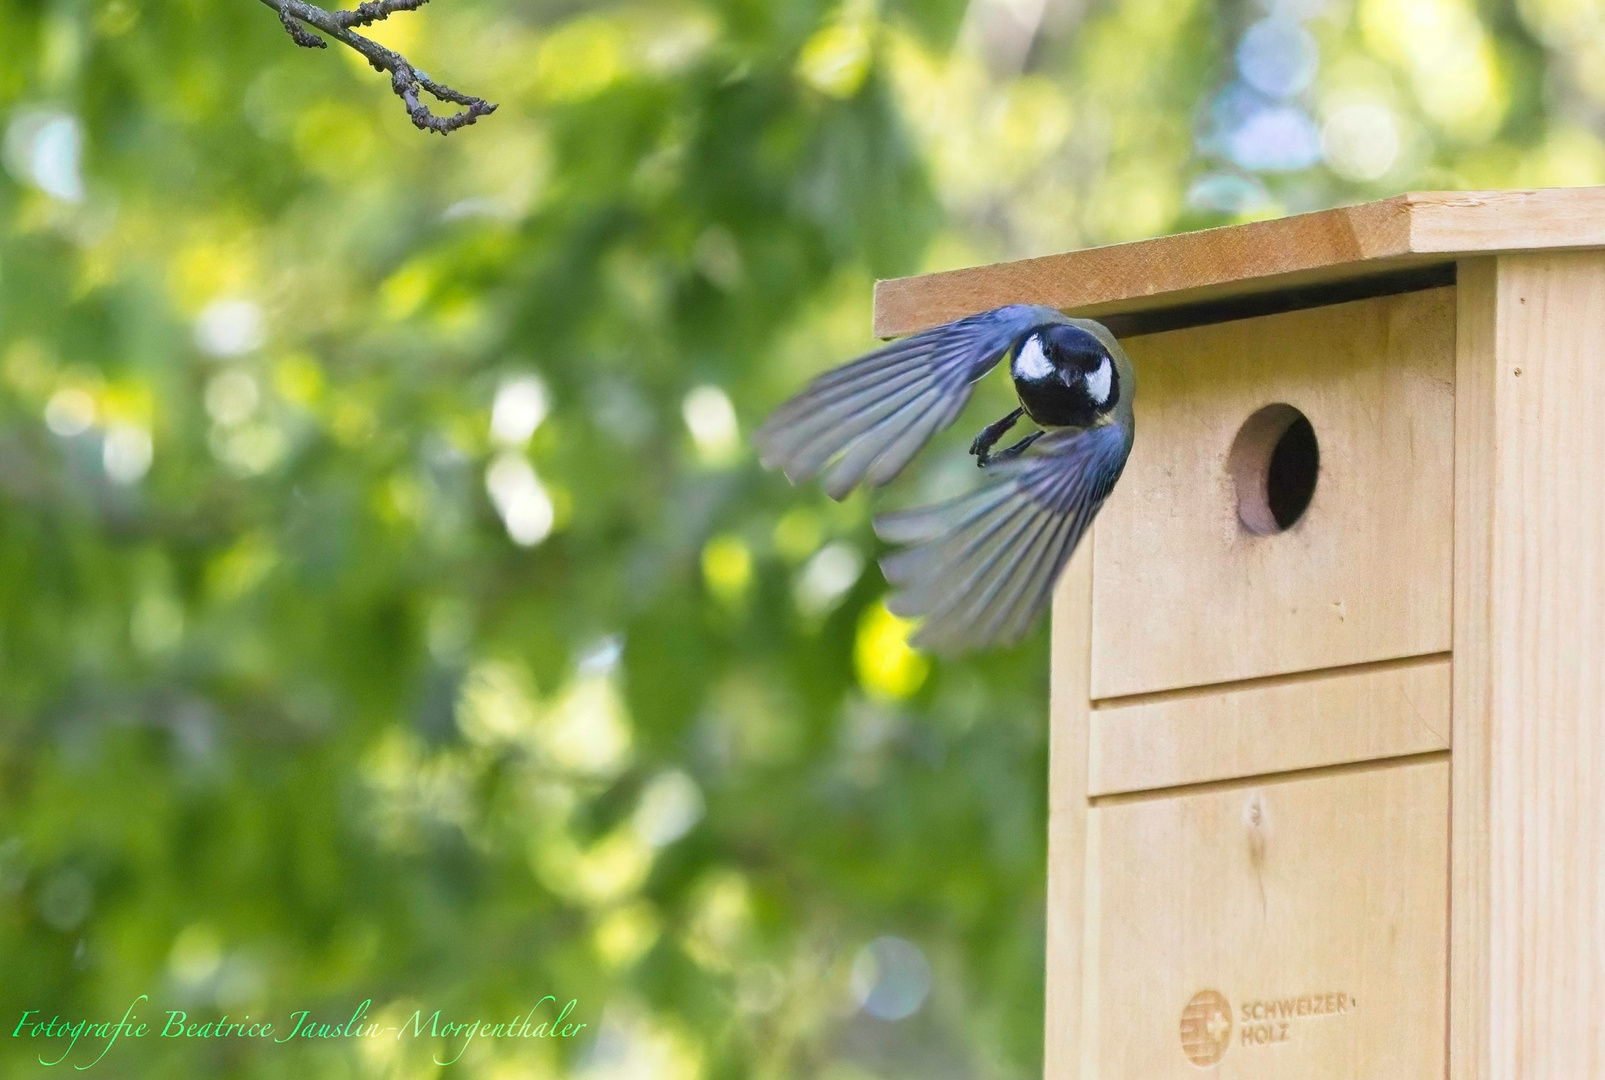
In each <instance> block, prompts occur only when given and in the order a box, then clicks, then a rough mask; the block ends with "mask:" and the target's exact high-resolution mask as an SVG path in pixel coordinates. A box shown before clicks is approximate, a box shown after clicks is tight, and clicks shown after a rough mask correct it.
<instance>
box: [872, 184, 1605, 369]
mask: <svg viewBox="0 0 1605 1080" xmlns="http://www.w3.org/2000/svg"><path fill="white" fill-rule="evenodd" d="M1600 245H1605V188H1550V189H1542V190H1536V191H1459V192H1416V193H1411V194H1406V195H1398V196H1395V197H1394V198H1391V199H1384V200H1382V201H1380V202H1372V203H1365V204H1363V205H1360V206H1346V207H1339V208H1337V209H1333V210H1323V211H1320V212H1318V213H1313V214H1300V215H1297V216H1295V217H1287V218H1280V219H1277V220H1274V221H1259V222H1252V223H1249V224H1246V225H1232V226H1227V227H1224V228H1219V229H1206V230H1203V231H1200V232H1191V233H1181V234H1178V235H1175V236H1164V237H1158V238H1155V239H1153V240H1141V241H1137V242H1135V243H1130V244H1116V245H1112V246H1109V247H1101V248H1089V249H1086V250H1083V251H1073V252H1068V253H1065V254H1062V255H1047V256H1043V257H1041V258H1036V259H1022V260H1019V261H1016V262H1007V263H998V264H995V265H992V266H981V267H973V268H969V269H964V270H951V271H946V272H943V273H937V274H924V275H920V276H918V277H909V278H895V279H891V280H887V281H881V282H879V283H877V285H876V287H875V332H876V334H877V335H879V336H881V337H891V336H894V335H897V334H907V333H912V332H913V331H915V330H922V329H924V328H926V327H928V326H935V325H937V324H939V323H944V322H948V321H949V320H952V319H957V318H959V317H961V316H964V315H970V314H973V313H975V312H977V311H985V310H986V309H988V308H993V307H997V306H999V305H1001V304H1015V303H1030V304H1047V305H1049V306H1050V307H1057V308H1060V309H1062V310H1065V311H1070V312H1073V313H1075V314H1077V315H1082V316H1086V317H1090V318H1099V317H1106V316H1110V315H1113V314H1128V313H1131V312H1137V311H1143V310H1149V309H1156V308H1165V307H1174V306H1179V305H1185V304H1195V303H1200V302H1204V301H1209V300H1218V299H1222V298H1227V297H1234V296H1242V295H1247V294H1251V293H1256V292H1268V291H1274V290H1280V289H1288V288H1297V287H1304V286H1309V285H1313V284H1317V283H1321V282H1328V281H1341V280H1346V279H1351V278H1354V277H1357V276H1363V275H1368V274H1376V273H1381V272H1387V271H1392V270H1399V269H1405V268H1409V267H1412V266H1422V265H1427V264H1430V263H1433V262H1437V261H1442V260H1443V259H1445V258H1446V257H1453V256H1457V255H1467V254H1475V253H1478V252H1486V251H1498V250H1517V249H1523V250H1539V249H1550V248H1568V247H1589V246H1600Z"/></svg>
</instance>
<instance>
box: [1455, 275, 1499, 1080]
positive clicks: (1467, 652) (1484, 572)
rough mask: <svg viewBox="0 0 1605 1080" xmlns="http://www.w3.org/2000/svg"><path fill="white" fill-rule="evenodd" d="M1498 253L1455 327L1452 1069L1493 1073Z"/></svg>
mask: <svg viewBox="0 0 1605 1080" xmlns="http://www.w3.org/2000/svg"><path fill="white" fill-rule="evenodd" d="M1498 273H1499V261H1498V259H1497V257H1494V256H1488V257H1485V258H1480V259H1467V260H1465V261H1464V262H1462V263H1461V264H1460V267H1459V275H1458V283H1457V286H1456V289H1457V292H1458V294H1459V295H1458V317H1457V324H1456V332H1455V654H1454V686H1453V690H1452V694H1453V705H1454V709H1453V722H1454V736H1453V737H1454V741H1455V752H1454V757H1453V761H1452V769H1453V792H1452V802H1451V805H1452V806H1453V808H1454V813H1453V816H1452V820H1451V827H1450V836H1451V839H1452V845H1451V852H1452V855H1451V861H1450V866H1451V868H1452V873H1451V879H1450V880H1451V891H1452V896H1453V901H1452V903H1451V904H1450V907H1449V916H1450V919H1449V941H1450V948H1449V1075H1450V1077H1451V1078H1452V1080H1493V1074H1492V1073H1491V1072H1490V1070H1489V1064H1490V1062H1489V1057H1488V1036H1489V1024H1490V1021H1491V1019H1492V1017H1490V1016H1489V1015H1488V1008H1489V1004H1490V1001H1491V991H1490V988H1489V985H1488V963H1489V946H1490V942H1489V939H1488V930H1489V922H1488V901H1489V892H1490V889H1491V883H1490V881H1489V855H1490V843H1489V839H1490V837H1489V830H1490V828H1491V822H1490V821H1489V819H1488V812H1489V806H1488V795H1489V791H1488V782H1489V776H1490V768H1491V763H1490V761H1489V754H1490V753H1491V752H1492V749H1493V748H1492V745H1491V740H1490V735H1491V731H1490V726H1489V714H1490V705H1491V701H1492V698H1491V693H1492V689H1493V663H1494V657H1493V653H1492V650H1493V645H1494V641H1493V638H1494V627H1493V622H1492V617H1493V606H1492V604H1491V602H1490V595H1489V588H1490V585H1491V571H1492V559H1493V544H1494V536H1493V531H1494V487H1493V464H1494V438H1495V436H1496V424H1495V415H1494V388H1495V384H1496V383H1497V382H1498V381H1499V363H1498V360H1497V358H1496V357H1495V355H1494V323H1495V318H1496V316H1497V314H1498V299H1499V287H1498V280H1499V279H1498Z"/></svg>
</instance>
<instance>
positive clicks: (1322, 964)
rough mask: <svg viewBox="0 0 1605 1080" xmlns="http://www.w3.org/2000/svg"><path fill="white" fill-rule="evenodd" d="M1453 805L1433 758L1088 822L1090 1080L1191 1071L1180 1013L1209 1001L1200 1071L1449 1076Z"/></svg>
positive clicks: (1135, 803) (1121, 807) (1179, 1075)
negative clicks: (1094, 898) (1214, 1033)
mask: <svg viewBox="0 0 1605 1080" xmlns="http://www.w3.org/2000/svg"><path fill="white" fill-rule="evenodd" d="M1448 799H1449V767H1448V762H1447V761H1446V760H1445V759H1444V758H1443V757H1442V756H1439V757H1437V758H1435V759H1429V760H1426V761H1419V760H1418V761H1412V762H1410V763H1407V764H1393V765H1387V764H1384V765H1381V766H1377V767H1374V768H1370V769H1364V770H1357V771H1344V772H1341V773H1334V774H1330V775H1321V776H1315V777H1309V778H1301V779H1292V780H1284V781H1280V782H1276V783H1263V784H1257V783H1247V784H1243V785H1236V786H1232V787H1229V788H1225V789H1218V790H1211V791H1206V792H1202V793H1198V794H1190V795H1177V796H1170V797H1165V798H1146V799H1136V800H1127V801H1120V802H1115V803H1111V804H1100V805H1099V806H1097V807H1096V808H1094V809H1093V811H1092V814H1091V818H1090V822H1089V830H1088V853H1089V866H1090V871H1091V873H1092V874H1093V875H1095V877H1096V879H1097V882H1098V888H1099V893H1100V899H1099V904H1098V908H1097V910H1096V911H1095V912H1093V913H1092V914H1096V915H1098V916H1099V917H1097V918H1096V919H1095V920H1093V921H1091V922H1090V925H1089V929H1088V945H1087V949H1088V952H1089V961H1088V965H1089V966H1088V973H1089V991H1088V993H1089V997H1093V998H1095V999H1096V1000H1097V1001H1098V1014H1097V1016H1098V1022H1097V1024H1096V1025H1095V1026H1093V1027H1092V1028H1091V1029H1090V1030H1088V1031H1087V1032H1086V1033H1085V1034H1084V1041H1085V1043H1086V1054H1085V1056H1086V1057H1087V1059H1088V1062H1087V1068H1086V1069H1085V1071H1084V1072H1083V1074H1082V1075H1083V1076H1086V1077H1094V1076H1096V1077H1104V1078H1106V1080H1127V1078H1130V1080H1164V1078H1166V1077H1174V1078H1176V1080H1192V1078H1195V1077H1197V1076H1199V1075H1200V1066H1199V1065H1197V1064H1195V1063H1193V1062H1192V1061H1189V1059H1188V1057H1187V1055H1186V1054H1185V1052H1184V1049H1183V1027H1182V1018H1183V1014H1184V1010H1186V1009H1187V1008H1188V1005H1189V1003H1190V1002H1192V1001H1194V1000H1196V998H1197V995H1200V994H1201V993H1203V992H1207V991H1213V992H1214V993H1215V994H1217V995H1219V996H1220V997H1221V998H1224V999H1225V1001H1227V1002H1229V1003H1230V1011H1231V1021H1232V1025H1231V1028H1230V1029H1229V1030H1225V1029H1219V1028H1218V1024H1217V1029H1218V1031H1219V1035H1220V1036H1221V1037H1223V1042H1224V1045H1223V1046H1222V1047H1221V1052H1220V1059H1219V1061H1218V1063H1216V1064H1213V1065H1211V1066H1209V1070H1210V1071H1209V1073H1208V1075H1213V1076H1219V1077H1221V1078H1223V1080H1230V1078H1249V1077H1252V1078H1254V1080H1280V1078H1298V1080H1320V1078H1325V1077H1334V1078H1335V1077H1343V1078H1355V1077H1434V1076H1442V1075H1443V1071H1444V1039H1445V1030H1444V1029H1445V1021H1446V1009H1445V981H1444V975H1445V965H1446V952H1447V950H1446V947H1445V941H1446V926H1445V922H1446V919H1447V904H1448V896H1447V892H1448V858H1449V852H1448V813H1449V806H1448ZM1300 999H1303V1000H1304V1001H1305V1003H1306V1004H1305V1005H1304V1006H1301V1005H1300V1004H1299V1001H1300ZM1317 1001H1319V1002H1320V1003H1321V1008H1320V1011H1319V1012H1316V1011H1314V1009H1313V1005H1314V1003H1315V1002H1317ZM1333 1006H1338V1007H1333ZM1245 1008H1246V1009H1247V1010H1248V1011H1249V1015H1248V1016H1246V1017H1245V1015H1244V1010H1245ZM1284 1010H1285V1011H1286V1012H1287V1013H1289V1014H1290V1015H1289V1016H1288V1017H1287V1019H1286V1020H1285V1021H1283V1020H1281V1019H1280V1017H1277V1018H1276V1019H1273V1020H1270V1021H1269V1022H1268V1027H1267V1026H1265V1025H1266V1024H1267V1020H1266V1019H1265V1013H1266V1012H1271V1013H1273V1014H1277V1013H1281V1012H1283V1011H1284ZM1301 1010H1302V1011H1301ZM1283 1023H1285V1025H1286V1026H1285V1027H1284V1026H1282V1025H1283ZM1245 1032H1246V1033H1247V1040H1248V1041H1247V1042H1245V1041H1244V1039H1245ZM1195 1038H1196V1036H1195Z"/></svg>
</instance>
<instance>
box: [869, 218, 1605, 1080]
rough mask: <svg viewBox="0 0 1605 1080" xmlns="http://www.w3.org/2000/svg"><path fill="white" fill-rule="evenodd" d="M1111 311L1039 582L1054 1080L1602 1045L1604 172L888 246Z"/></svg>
mask: <svg viewBox="0 0 1605 1080" xmlns="http://www.w3.org/2000/svg"><path fill="white" fill-rule="evenodd" d="M1020 302H1025V303H1035V304H1048V305H1052V306H1053V307H1057V308H1061V309H1063V310H1065V311H1067V312H1070V313H1072V314H1076V315H1083V316H1088V317H1092V318H1097V319H1101V320H1103V321H1105V322H1106V323H1107V324H1108V325H1109V326H1110V328H1111V329H1112V330H1114V331H1115V333H1116V334H1117V335H1119V336H1121V337H1122V339H1123V340H1124V343H1125V345H1126V348H1127V350H1128V351H1129V352H1130V354H1131V357H1132V360H1133V362H1134V364H1135V365H1136V368H1137V376H1138V389H1137V399H1136V424H1137V441H1136V447H1135V449H1134V450H1133V451H1132V455H1131V460H1130V463H1129V464H1128V466H1127V468H1126V471H1125V475H1124V477H1123V478H1122V480H1121V482H1120V485H1119V487H1118V488H1117V489H1116V492H1115V494H1114V495H1113V497H1112V498H1111V499H1110V500H1109V502H1108V504H1107V505H1106V506H1105V508H1104V510H1103V513H1102V514H1101V515H1100V516H1099V518H1098V521H1097V524H1096V526H1095V528H1094V530H1093V533H1092V535H1091V537H1090V539H1089V540H1088V541H1087V542H1085V543H1083V545H1082V547H1081V549H1080V551H1079V552H1078V553H1077V554H1076V556H1075V558H1074V560H1073V561H1072V562H1071V564H1070V566H1069V568H1068V570H1067V571H1066V573H1065V576H1064V579H1063V580H1062V582H1061V583H1060V587H1059V591H1058V594H1057V596H1056V597H1055V601H1054V612H1053V679H1052V683H1053V708H1052V755H1051V758H1052V768H1051V777H1050V783H1051V788H1052V790H1051V796H1050V801H1049V805H1050V820H1049V830H1050V839H1049V848H1048V851H1049V883H1048V917H1047V924H1048V925H1047V962H1048V973H1047V1048H1046V1070H1047V1075H1048V1076H1049V1077H1050V1078H1052V1080H1061V1078H1066V1080H1067V1078H1071V1077H1077V1078H1086V1080H1090V1078H1093V1077H1100V1078H1107V1080H1123V1078H1131V1080H1162V1078H1165V1077H1178V1078H1191V1077H1196V1076H1198V1075H1199V1074H1200V1072H1201V1071H1207V1072H1213V1073H1215V1074H1217V1075H1219V1076H1223V1077H1244V1078H1250V1077H1253V1078H1257V1077H1289V1078H1292V1077H1297V1078H1301V1080H1303V1078H1315V1077H1378V1078H1407V1077H1443V1076H1446V1075H1447V1076H1450V1077H1454V1078H1487V1080H1494V1078H1504V1077H1534V1078H1540V1080H1549V1078H1571V1077H1591V1076H1602V1075H1605V189H1574V190H1549V191H1505V192H1480V193H1464V192H1462V193H1438V194H1419V195H1403V196H1399V197H1398V198H1393V199H1388V200H1385V201H1383V202H1376V203H1370V204H1367V205H1364V206H1355V207H1349V208H1345V209H1338V210H1329V211H1324V212H1321V213H1316V214H1308V215H1304V216H1301V217H1293V218H1286V219H1283V220H1279V221H1265V222H1256V223H1253V224H1247V225H1239V226H1232V227H1229V228H1222V229H1213V230H1209V231H1206V232H1199V233H1191V234H1186V235H1180V236H1170V237H1164V238H1161V239H1156V240H1147V241H1143V242H1140V243H1132V244H1122V245H1118V246H1115V247H1106V248H1098V249H1094V250H1089V251H1078V252H1072V253H1070V254H1066V255H1055V256H1049V257H1046V258H1039V259H1030V260H1026V261H1023V262H1014V263H1007V264H1002V265H997V266H988V267H980V268H976V269H971V270H958V271H953V272H950V273H942V274H930V275H926V276H922V277H916V278H906V279H901V280H896V281H884V282H881V283H880V285H879V286H878V288H877V291H876V311H875V319H876V328H877V330H878V331H879V333H880V334H882V335H884V336H890V335H895V334H904V333H907V332H909V331H913V330H918V329H921V328H922V327H926V326H931V325H934V324H937V323H942V322H945V321H947V320H950V319H953V318H956V317H958V316H961V315H967V314H970V313H971V312H975V311H980V310H983V309H986V308H991V307H995V306H997V305H1001V304H1009V303H1020Z"/></svg>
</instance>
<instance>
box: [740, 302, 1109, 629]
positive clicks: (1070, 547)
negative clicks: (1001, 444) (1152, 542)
mask: <svg viewBox="0 0 1605 1080" xmlns="http://www.w3.org/2000/svg"><path fill="white" fill-rule="evenodd" d="M1005 356H1008V357H1009V358H1010V360H1009V374H1010V376H1012V378H1013V380H1014V391H1015V394H1016V395H1017V396H1018V398H1019V407H1018V408H1016V409H1014V410H1013V411H1012V412H1010V413H1009V414H1008V415H1007V416H1004V417H1002V418H1001V419H999V420H997V421H995V422H993V423H991V424H988V425H987V426H986V427H985V428H983V429H982V431H981V433H980V434H979V435H977V436H976V438H975V441H974V443H972V444H971V446H970V453H971V454H973V455H975V457H976V463H977V464H978V465H979V466H981V467H982V468H983V469H985V470H986V474H987V475H986V479H985V481H984V482H983V483H982V484H981V485H980V486H979V487H977V488H976V489H975V490H973V491H971V492H969V493H967V494H964V495H960V496H958V497H957V498H954V499H950V500H948V501H946V502H942V503H938V504H936V505H934V506H926V507H919V508H916V509H912V510H904V511H900V512H896V513H890V514H882V515H880V516H878V517H876V518H875V522H874V525H875V532H876V534H877V535H879V536H880V538H881V539H882V540H884V541H886V542H887V543H889V544H892V545H895V546H896V550H894V551H892V552H891V553H889V554H888V555H886V556H884V557H883V558H882V559H881V571H882V573H884V574H885V575H886V580H887V581H888V582H890V583H891V584H892V586H893V587H894V592H893V593H892V595H891V596H890V597H889V598H888V600H887V605H886V606H887V607H888V608H889V609H890V610H891V611H892V612H893V613H895V614H897V615H901V616H904V617H906V618H915V617H918V618H921V619H922V620H923V622H922V623H921V625H920V628H919V630H918V631H917V632H916V633H915V634H914V636H913V638H912V641H913V643H914V644H915V645H916V646H918V647H920V648H923V649H926V650H928V651H930V652H935V653H942V654H953V653H960V652H965V651H968V650H971V649H977V648H984V647H987V646H992V645H1009V644H1013V643H1014V642H1016V641H1018V640H1019V639H1020V638H1021V637H1022V636H1023V635H1024V634H1025V632H1026V631H1027V630H1029V629H1030V628H1031V627H1032V626H1033V625H1034V624H1035V622H1036V620H1037V617H1038V616H1039V615H1040V614H1041V612H1042V609H1043V608H1044V607H1045V606H1047V603H1048V600H1049V599H1050V598H1051V597H1052V595H1053V586H1054V583H1055V582H1056V581H1057V580H1058V577H1059V573H1060V571H1062V570H1063V569H1064V565H1065V563H1066V562H1068V561H1069V559H1070V555H1071V553H1072V552H1073V551H1075V548H1076V544H1077V543H1078V542H1079V541H1080V539H1081V537H1082V535H1083V534H1084V533H1085V532H1086V531H1087V528H1088V527H1089V526H1090V525H1091V524H1092V519H1093V517H1094V515H1096V514H1097V513H1098V509H1099V508H1100V507H1101V506H1102V505H1103V502H1104V500H1105V499H1106V498H1108V496H1109V492H1110V491H1112V490H1113V489H1114V486H1115V481H1117V480H1118V479H1120V473H1121V470H1122V469H1124V468H1125V465H1126V457H1127V456H1128V455H1129V454H1130V453H1131V443H1132V437H1133V433H1134V431H1135V428H1134V425H1133V422H1132V409H1131V406H1132V399H1133V397H1134V396H1135V393H1136V389H1137V379H1136V374H1135V372H1134V371H1133V370H1132V366H1131V360H1130V359H1128V358H1127V356H1126V353H1125V350H1124V349H1122V348H1121V347H1120V343H1119V342H1118V341H1116V340H1115V338H1114V335H1112V334H1111V333H1109V331H1108V329H1106V328H1105V327H1104V326H1102V325H1101V324H1099V323H1096V322H1093V321H1091V320H1090V319H1072V318H1069V317H1067V316H1066V315H1064V314H1062V313H1061V312H1059V311H1057V310H1055V309H1053V308H1050V307H1040V306H1036V305H1032V304H1011V305H1009V306H1007V307H1000V308H996V309H994V310H992V311H986V312H982V313H980V314H978V315H971V316H968V317H966V318H963V319H958V320H956V321H954V322H950V323H947V324H945V325H943V326H938V327H934V328H932V329H930V330H924V331H921V332H920V333H917V334H913V335H911V336H909V337H906V338H903V339H902V340H901V341H895V342H892V343H891V344H889V345H885V346H883V347H881V348H879V349H877V350H875V351H874V352H872V353H869V354H868V355H867V356H863V357H861V358H859V359H857V360H855V361H853V362H852V363H849V364H845V365H843V366H842V367H839V368H836V369H834V370H832V371H827V372H825V373H824V374H823V375H820V376H819V377H818V378H816V379H814V380H813V382H811V383H809V384H808V386H807V387H805V388H804V389H803V391H802V392H801V393H799V394H798V395H797V396H796V397H793V398H792V399H791V400H789V401H787V402H786V403H785V404H783V405H781V406H780V407H779V408H778V409H776V410H775V412H774V414H773V415H772V416H770V418H769V419H768V421H766V422H765V423H764V425H763V427H762V428H760V429H759V430H758V432H757V433H756V434H755V436H754V441H755V442H756V443H757V446H758V452H759V458H760V460H761V461H762V462H763V464H764V467H765V468H779V469H781V470H782V471H783V472H784V473H785V474H786V476H787V478H788V479H790V480H791V482H792V483H794V484H799V483H802V482H804V481H806V480H809V479H812V478H813V477H814V476H817V475H820V474H821V473H823V474H824V479H823V485H824V488H825V492H826V494H828V495H829V496H830V497H831V498H833V499H841V498H844V497H845V496H846V495H847V494H848V493H849V492H850V491H852V489H853V488H854V487H856V486H857V485H858V484H859V483H860V482H863V483H864V484H866V485H868V486H869V487H880V486H881V485H883V484H885V483H887V482H888V481H889V480H891V479H892V478H893V477H895V476H896V475H897V474H898V473H900V472H901V471H902V470H903V467H904V466H906V465H907V464H908V463H909V461H910V460H912V459H913V457H914V455H915V454H917V453H918V452H919V450H920V448H921V447H923V446H924V445H925V444H926V442H928V441H929V440H930V438H931V436H933V435H935V434H936V433H937V432H938V431H941V430H943V429H944V428H946V427H947V426H948V425H950V424H951V423H953V421H954V419H956V418H957V416H958V414H959V412H960V411H961V410H962V409H963V408H964V405H965V403H966V402H968V401H969V399H970V392H971V390H972V389H973V387H974V384H975V383H976V382H977V381H978V380H979V379H980V378H981V377H982V376H984V375H986V374H987V373H988V372H989V371H991V370H992V369H993V368H994V367H996V366H997V364H998V362H999V361H1001V360H1002V359H1003V358H1004V357H1005ZM1022 418H1024V419H1026V420H1028V421H1030V422H1031V423H1033V424H1035V425H1036V428H1037V430H1035V431H1032V432H1031V433H1030V434H1028V435H1026V436H1025V437H1024V438H1023V439H1021V440H1019V441H1018V442H1016V443H1014V444H1013V445H1012V446H1009V447H1007V448H1006V449H1003V450H998V451H995V452H994V450H993V447H994V446H996V445H997V443H998V441H999V440H1000V439H1002V438H1003V436H1004V435H1005V434H1006V433H1007V432H1008V431H1009V430H1010V429H1011V428H1013V427H1014V425H1015V424H1016V423H1018V422H1019V421H1020V420H1021V419H1022Z"/></svg>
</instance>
